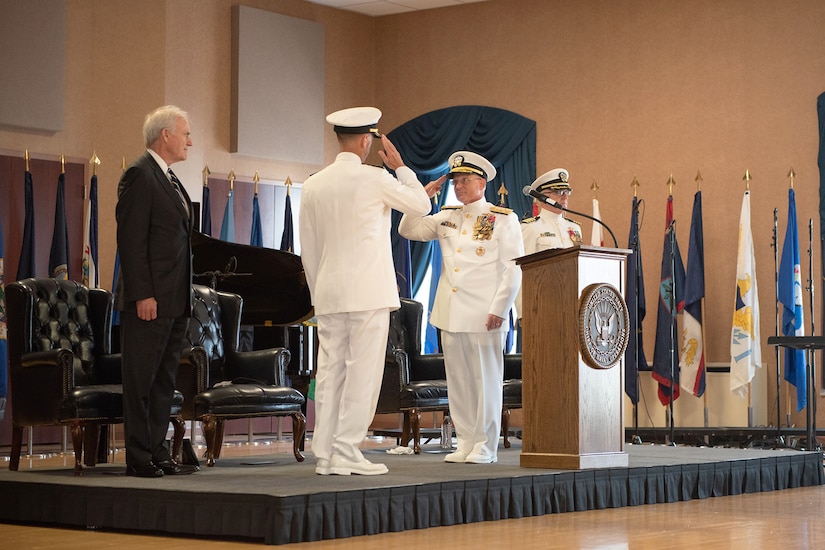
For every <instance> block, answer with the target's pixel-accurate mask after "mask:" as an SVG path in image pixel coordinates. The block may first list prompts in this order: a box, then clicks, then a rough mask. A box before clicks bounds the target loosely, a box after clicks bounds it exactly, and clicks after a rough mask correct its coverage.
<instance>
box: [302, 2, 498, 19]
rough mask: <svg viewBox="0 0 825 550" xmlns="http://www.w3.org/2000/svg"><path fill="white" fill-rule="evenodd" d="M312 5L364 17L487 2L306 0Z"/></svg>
mask: <svg viewBox="0 0 825 550" xmlns="http://www.w3.org/2000/svg"><path fill="white" fill-rule="evenodd" d="M308 1H309V2H312V3H313V4H322V5H324V6H330V7H333V8H339V9H342V10H348V11H354V12H357V13H362V14H364V15H371V16H374V17H375V16H379V15H393V14H396V13H404V12H408V11H417V10H431V9H434V8H443V7H446V6H458V5H460V4H472V3H474V2H486V1H488V0H308Z"/></svg>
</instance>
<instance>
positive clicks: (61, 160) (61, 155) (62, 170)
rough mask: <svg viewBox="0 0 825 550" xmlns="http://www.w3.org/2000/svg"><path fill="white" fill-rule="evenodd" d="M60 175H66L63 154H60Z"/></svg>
mask: <svg viewBox="0 0 825 550" xmlns="http://www.w3.org/2000/svg"><path fill="white" fill-rule="evenodd" d="M60 173H61V174H65V173H66V157H64V156H63V153H60Z"/></svg>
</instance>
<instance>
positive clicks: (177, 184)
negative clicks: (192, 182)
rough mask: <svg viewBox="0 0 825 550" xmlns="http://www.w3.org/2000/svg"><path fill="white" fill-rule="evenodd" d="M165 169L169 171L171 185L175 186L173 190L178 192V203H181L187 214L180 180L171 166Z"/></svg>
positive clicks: (187, 207)
mask: <svg viewBox="0 0 825 550" xmlns="http://www.w3.org/2000/svg"><path fill="white" fill-rule="evenodd" d="M167 171H168V172H169V179H170V180H171V181H172V187H174V188H175V191H176V192H177V194H178V198H179V199H180V203H181V204H182V205H183V209H184V210H186V215H187V216H189V206H188V205H187V204H186V199H185V198H184V196H183V191H181V182H180V180H179V179H178V177H177V176H176V175H175V173H174V172H173V171H172V169H171V168H169V170H167Z"/></svg>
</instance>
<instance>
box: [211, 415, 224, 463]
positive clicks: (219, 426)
mask: <svg viewBox="0 0 825 550" xmlns="http://www.w3.org/2000/svg"><path fill="white" fill-rule="evenodd" d="M223 428H224V421H223V418H216V419H215V447H214V449H213V453H212V456H214V457H215V460H218V459H219V458H220V457H221V449H222V448H223Z"/></svg>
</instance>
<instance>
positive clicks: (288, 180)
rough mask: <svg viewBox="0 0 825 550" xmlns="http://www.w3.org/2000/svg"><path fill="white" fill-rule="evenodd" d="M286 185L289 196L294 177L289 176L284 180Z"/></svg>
mask: <svg viewBox="0 0 825 550" xmlns="http://www.w3.org/2000/svg"><path fill="white" fill-rule="evenodd" d="M284 186H285V187H286V196H287V197H288V196H289V190H290V189H292V179H291V178H290V177H289V176H287V177H286V181H285V182H284Z"/></svg>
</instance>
